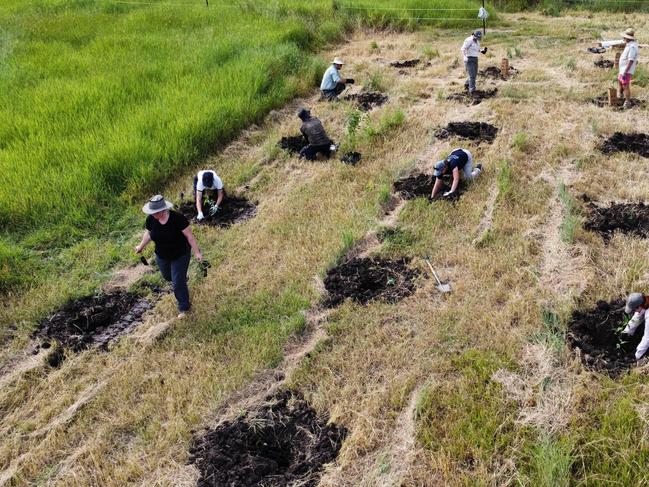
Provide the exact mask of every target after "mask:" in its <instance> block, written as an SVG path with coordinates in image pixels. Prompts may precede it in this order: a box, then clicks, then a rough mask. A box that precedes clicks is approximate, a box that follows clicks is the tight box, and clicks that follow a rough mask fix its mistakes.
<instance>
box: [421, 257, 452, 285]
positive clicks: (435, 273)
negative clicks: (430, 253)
mask: <svg viewBox="0 0 649 487" xmlns="http://www.w3.org/2000/svg"><path fill="white" fill-rule="evenodd" d="M424 260H425V261H426V264H428V268H429V269H430V272H432V273H433V276H435V280H436V281H437V290H438V291H439V292H441V293H450V292H451V285H450V284H442V281H440V280H439V276H438V275H437V272H435V269H433V266H432V265H430V261H429V260H428V259H424Z"/></svg>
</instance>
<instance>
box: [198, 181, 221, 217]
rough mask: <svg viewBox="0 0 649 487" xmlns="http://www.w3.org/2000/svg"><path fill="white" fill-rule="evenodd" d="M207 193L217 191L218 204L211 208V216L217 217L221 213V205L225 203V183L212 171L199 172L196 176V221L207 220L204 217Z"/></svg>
mask: <svg viewBox="0 0 649 487" xmlns="http://www.w3.org/2000/svg"><path fill="white" fill-rule="evenodd" d="M206 191H216V192H217V194H216V203H214V204H212V206H211V208H210V215H212V216H213V215H215V214H216V212H217V211H219V205H220V204H221V201H223V196H224V192H223V181H221V178H220V177H218V176H217V175H216V173H215V172H214V171H212V170H205V171H198V174H197V175H196V176H194V198H195V200H196V211H197V213H198V214H197V216H196V219H197V220H198V221H201V220H203V219H204V218H205V215H203V196H204V193H205V192H206Z"/></svg>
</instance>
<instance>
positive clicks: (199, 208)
mask: <svg viewBox="0 0 649 487" xmlns="http://www.w3.org/2000/svg"><path fill="white" fill-rule="evenodd" d="M196 211H197V212H198V213H203V192H202V191H198V190H196Z"/></svg>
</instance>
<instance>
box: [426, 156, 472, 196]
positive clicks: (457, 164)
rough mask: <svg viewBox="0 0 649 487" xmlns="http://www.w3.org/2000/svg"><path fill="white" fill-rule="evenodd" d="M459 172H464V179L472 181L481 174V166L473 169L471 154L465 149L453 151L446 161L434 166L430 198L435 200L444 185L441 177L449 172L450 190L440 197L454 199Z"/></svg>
mask: <svg viewBox="0 0 649 487" xmlns="http://www.w3.org/2000/svg"><path fill="white" fill-rule="evenodd" d="M460 170H462V171H463V172H464V178H465V179H467V180H468V181H473V180H474V179H475V178H476V177H477V176H478V174H480V173H481V172H482V164H478V165H477V166H476V168H475V169H473V156H472V155H471V153H470V152H469V151H468V150H466V149H455V150H454V151H453V152H451V153H450V154H449V156H448V157H447V158H446V159H444V160H443V161H439V162H438V163H437V164H435V171H434V172H433V176H435V184H434V185H433V191H432V192H431V194H430V197H431V198H435V196H437V194H438V193H439V192H440V190H441V189H442V186H443V184H444V182H443V181H442V176H443V175H444V174H448V173H449V172H450V173H451V175H452V176H453V182H452V183H451V189H450V190H449V191H446V192H445V193H444V194H443V195H442V196H443V197H444V198H454V197H455V196H456V195H457V192H456V191H457V186H458V184H460Z"/></svg>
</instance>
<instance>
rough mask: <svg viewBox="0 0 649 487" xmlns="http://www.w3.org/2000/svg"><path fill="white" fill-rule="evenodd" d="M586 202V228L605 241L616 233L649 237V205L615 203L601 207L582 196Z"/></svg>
mask: <svg viewBox="0 0 649 487" xmlns="http://www.w3.org/2000/svg"><path fill="white" fill-rule="evenodd" d="M582 199H584V200H585V201H586V207H587V209H588V217H587V218H586V222H585V223H584V228H585V229H586V230H590V231H591V232H596V233H599V234H600V235H601V236H602V237H603V238H604V240H606V241H608V240H610V239H611V238H612V237H613V235H614V234H615V233H616V232H620V233H625V234H629V235H634V236H636V237H640V238H648V237H649V205H646V204H644V203H643V202H640V203H613V204H612V205H610V206H606V207H600V206H597V205H596V204H595V203H593V202H591V201H590V198H588V197H587V196H582Z"/></svg>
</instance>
